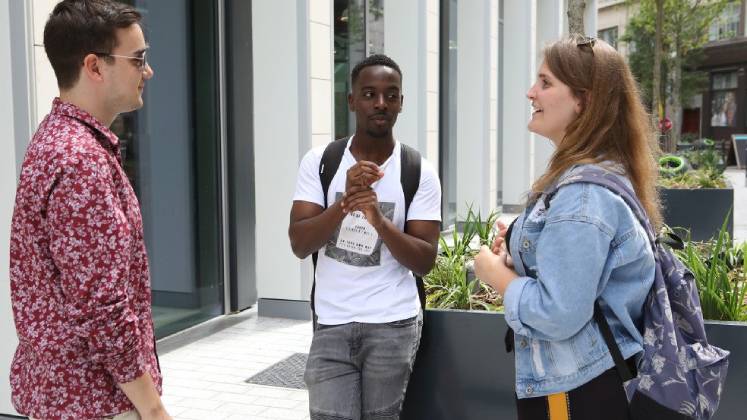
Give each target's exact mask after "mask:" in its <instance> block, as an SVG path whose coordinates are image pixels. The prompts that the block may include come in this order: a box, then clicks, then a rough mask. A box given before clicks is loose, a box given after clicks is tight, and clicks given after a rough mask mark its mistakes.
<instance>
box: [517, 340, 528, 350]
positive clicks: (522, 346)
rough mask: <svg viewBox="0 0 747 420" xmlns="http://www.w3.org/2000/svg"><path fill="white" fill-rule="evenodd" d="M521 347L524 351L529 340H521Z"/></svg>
mask: <svg viewBox="0 0 747 420" xmlns="http://www.w3.org/2000/svg"><path fill="white" fill-rule="evenodd" d="M519 346H520V347H521V348H523V349H525V348H527V340H525V339H523V338H522V339H521V342H520V343H519Z"/></svg>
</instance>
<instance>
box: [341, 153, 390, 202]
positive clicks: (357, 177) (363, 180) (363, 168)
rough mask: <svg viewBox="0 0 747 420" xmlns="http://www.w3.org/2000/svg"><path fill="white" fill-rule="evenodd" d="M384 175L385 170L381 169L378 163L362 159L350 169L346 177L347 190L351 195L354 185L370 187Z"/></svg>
mask: <svg viewBox="0 0 747 420" xmlns="http://www.w3.org/2000/svg"><path fill="white" fill-rule="evenodd" d="M383 176H384V172H382V171H381V170H380V169H379V166H378V165H377V164H375V163H373V162H369V161H367V160H360V161H358V162H356V163H355V165H353V166H351V167H350V169H348V172H347V178H346V179H345V192H347V193H348V195H350V194H351V188H353V187H370V186H371V184H373V183H374V182H376V181H378V180H380V179H381V178H382V177H383Z"/></svg>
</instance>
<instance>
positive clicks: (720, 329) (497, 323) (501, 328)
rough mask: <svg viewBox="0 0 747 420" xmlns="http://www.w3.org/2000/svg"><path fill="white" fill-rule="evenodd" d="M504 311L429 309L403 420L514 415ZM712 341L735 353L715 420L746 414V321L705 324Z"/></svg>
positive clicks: (736, 418) (464, 419)
mask: <svg viewBox="0 0 747 420" xmlns="http://www.w3.org/2000/svg"><path fill="white" fill-rule="evenodd" d="M506 329H507V325H506V322H505V320H504V317H503V314H501V313H496V312H484V311H457V310H430V309H429V310H428V311H426V318H425V323H424V326H423V339H422V341H421V344H420V351H419V352H418V355H417V359H416V360H415V367H414V370H413V373H412V377H411V378H410V383H409V385H408V388H407V396H406V398H405V403H404V408H403V412H402V419H403V420H423V419H428V420H453V419H459V420H483V419H515V418H516V410H515V404H514V395H515V394H514V374H515V373H514V356H513V353H510V354H509V353H506V350H505V344H504V339H503V338H504V336H505V333H506ZM706 331H707V333H708V337H709V340H710V341H711V342H712V343H713V344H715V345H717V346H719V347H723V348H726V349H728V350H730V351H731V357H730V366H729V375H728V380H727V384H726V388H725V390H724V395H723V400H722V402H721V405H720V407H719V410H718V413H717V415H716V416H715V417H714V419H715V420H743V419H744V413H745V412H747V400H746V399H745V395H747V324H745V323H724V322H710V321H709V322H707V323H706Z"/></svg>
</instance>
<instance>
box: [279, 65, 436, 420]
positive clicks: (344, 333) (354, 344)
mask: <svg viewBox="0 0 747 420" xmlns="http://www.w3.org/2000/svg"><path fill="white" fill-rule="evenodd" d="M351 79H352V92H351V93H350V94H349V95H348V104H349V106H350V110H351V111H352V112H355V114H356V131H355V134H354V135H353V136H352V137H351V138H350V139H348V140H347V145H346V147H345V151H344V154H343V155H342V160H341V161H340V165H339V167H338V169H337V172H336V173H335V175H334V177H333V178H332V180H331V182H330V185H329V189H328V191H327V194H326V197H327V202H326V203H325V202H324V197H325V192H324V190H323V187H322V183H321V177H320V163H321V159H322V155H323V153H324V150H325V147H318V148H315V149H313V150H311V151H309V152H308V153H307V154H306V156H304V158H303V160H302V161H301V165H300V168H299V173H298V183H297V186H296V193H295V195H294V197H293V208H292V209H291V217H290V227H289V230H288V231H289V232H288V233H289V236H290V241H291V247H292V248H293V252H294V254H296V256H298V257H299V258H306V257H308V256H309V255H311V254H312V253H314V252H318V261H317V266H316V280H315V281H316V288H315V293H314V295H315V296H314V301H315V311H316V315H317V316H318V324H317V327H316V328H315V331H314V338H313V341H312V344H311V350H310V351H309V361H308V364H307V365H306V373H305V381H306V385H307V387H308V390H309V411H310V413H311V419H312V420H315V419H336V420H337V419H351V420H353V419H355V420H357V419H398V418H399V414H400V411H401V409H402V402H403V400H404V393H405V389H406V387H407V381H408V379H409V377H410V372H411V371H412V365H413V363H414V361H415V353H416V352H417V348H418V344H419V342H420V334H421V330H422V312H421V308H420V302H419V299H418V292H417V287H416V283H415V277H414V276H415V275H418V276H422V275H425V274H426V273H428V272H429V271H430V270H431V268H432V267H433V264H434V262H435V259H436V252H437V243H438V235H439V230H440V219H441V186H440V182H439V180H438V175H437V174H436V172H435V170H434V169H433V167H432V166H431V165H430V164H429V163H428V162H427V161H426V160H424V159H421V161H420V167H421V171H420V180H419V184H418V188H417V191H416V192H415V195H414V196H413V198H412V202H411V203H410V206H409V209H408V210H407V211H406V210H405V194H404V191H403V187H402V182H401V180H400V175H401V171H402V168H401V159H400V158H401V156H400V154H401V153H403V151H402V149H401V145H400V143H399V142H397V141H396V140H395V139H394V137H393V135H392V128H393V126H394V123H395V122H396V120H397V115H398V114H399V112H400V111H401V109H402V100H403V96H402V72H401V70H400V69H399V66H398V65H397V64H396V63H395V62H394V61H393V60H392V59H390V58H389V57H386V56H384V55H374V56H371V57H368V58H366V59H364V60H363V61H361V62H360V63H358V64H357V65H356V66H355V68H354V69H353V71H352V75H351ZM405 219H407V220H405Z"/></svg>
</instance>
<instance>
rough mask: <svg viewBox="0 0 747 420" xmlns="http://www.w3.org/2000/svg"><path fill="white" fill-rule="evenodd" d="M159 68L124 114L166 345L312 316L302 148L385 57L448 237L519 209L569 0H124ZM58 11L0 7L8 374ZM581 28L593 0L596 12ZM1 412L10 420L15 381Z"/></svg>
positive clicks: (1, 267)
mask: <svg viewBox="0 0 747 420" xmlns="http://www.w3.org/2000/svg"><path fill="white" fill-rule="evenodd" d="M127 2H128V3H130V4H133V5H134V6H136V7H138V8H139V9H140V10H141V11H142V12H143V15H144V28H145V32H146V37H147V39H148V42H149V44H150V47H151V48H150V51H149V53H148V59H149V62H150V63H151V65H152V67H153V68H154V69H155V77H154V78H153V79H152V80H151V81H149V83H148V85H147V87H146V89H145V93H144V100H145V107H144V108H143V109H141V110H139V111H137V112H133V113H130V114H124V115H121V116H119V117H118V118H117V120H116V121H115V122H114V124H113V126H112V127H113V130H114V131H115V132H116V133H117V134H118V136H119V137H120V138H121V140H122V143H123V146H124V147H123V151H122V154H123V161H124V165H125V170H126V172H127V174H128V176H129V177H130V180H131V182H132V183H133V186H134V187H135V190H136V192H137V195H138V198H139V200H140V204H141V207H142V212H143V219H144V226H145V236H146V244H147V247H148V253H149V259H150V263H151V276H152V288H153V313H154V319H155V323H156V332H157V335H158V337H159V338H161V337H164V336H167V335H169V334H172V333H174V332H178V331H181V330H184V329H185V328H188V327H192V326H194V325H197V324H199V323H201V322H203V321H205V320H208V319H211V318H215V317H219V316H221V315H224V314H228V313H231V312H235V311H240V310H243V309H246V308H249V307H252V306H254V305H258V307H259V312H260V315H273V316H284V317H296V318H307V317H308V316H309V310H308V297H309V292H310V288H311V279H312V272H311V262H310V261H308V260H306V261H299V260H298V259H297V258H296V257H295V256H294V255H293V254H292V252H291V249H290V246H289V243H288V236H287V223H288V214H289V211H290V206H291V204H292V203H291V200H292V196H293V191H294V188H295V181H296V173H297V167H298V164H299V162H300V160H301V158H302V157H303V155H304V154H305V153H306V151H307V150H309V148H311V147H313V146H316V145H321V144H325V143H328V142H330V141H332V140H333V139H335V138H339V137H343V136H347V135H349V134H351V133H352V132H353V131H354V119H353V118H352V116H351V114H350V113H349V112H348V110H347V105H346V97H347V92H348V90H349V88H350V85H349V84H350V82H349V73H350V70H351V69H352V66H353V65H354V64H355V63H356V62H357V61H358V60H360V59H361V58H363V57H364V56H366V55H369V54H372V53H376V52H382V53H385V54H387V55H389V56H391V57H392V58H393V59H394V60H395V61H397V62H398V63H399V64H400V66H401V68H402V71H403V74H404V77H403V94H404V97H405V102H404V109H403V111H402V114H401V115H400V117H399V120H398V123H397V126H396V129H395V137H396V138H397V139H398V140H399V141H401V142H403V143H407V144H409V145H411V146H414V147H416V148H417V149H419V150H420V151H421V153H423V155H424V156H425V157H426V158H427V159H428V160H430V161H431V162H432V163H433V164H434V165H435V166H436V167H437V168H438V170H439V174H440V176H441V179H442V184H443V197H444V206H443V217H444V229H448V228H449V227H450V226H453V225H455V224H456V223H457V222H458V221H459V220H461V218H463V217H464V216H465V215H466V210H467V208H468V206H470V205H471V206H473V208H474V209H476V210H480V211H481V212H483V214H486V213H487V212H488V211H490V210H493V209H501V208H502V209H503V211H505V212H515V211H516V210H518V209H520V208H521V205H522V202H523V198H524V194H525V192H526V191H527V190H528V189H529V186H530V185H531V183H532V181H533V180H534V179H535V178H536V177H537V176H538V175H539V174H540V173H541V172H542V171H543V170H544V167H545V165H546V163H547V160H548V158H549V156H550V154H551V152H552V150H551V148H550V143H549V141H548V140H546V139H541V138H536V137H537V136H535V135H532V134H530V133H528V132H527V130H526V123H527V121H528V120H529V118H530V106H529V103H528V101H527V100H526V97H525V93H526V91H527V89H528V88H529V86H530V85H531V84H532V83H533V80H534V78H535V74H536V70H537V68H538V66H539V64H540V62H539V60H541V50H542V46H543V45H545V44H546V43H547V42H549V41H551V40H554V39H557V38H559V37H560V36H562V34H563V33H564V32H565V28H566V27H567V24H566V20H565V19H566V14H565V9H566V4H565V1H564V0H469V1H468V0H406V1H403V0H313V1H300V0H299V1H296V0H281V1H278V0H252V1H251V2H249V1H243V0H224V1H200V2H192V1H187V0H158V1H155V0H129V1H127ZM55 3H56V0H29V1H20V0H0V92H2V95H0V136H1V138H4V139H9V140H8V141H4V142H0V160H1V162H0V336H1V337H0V338H2V339H0V378H7V377H8V369H9V365H10V360H11V357H12V351H13V349H14V348H15V344H16V341H15V340H16V339H15V334H14V328H13V322H12V314H11V311H10V304H9V296H8V289H9V287H8V284H9V278H8V269H7V267H8V243H9V226H10V218H11V214H12V210H13V201H14V195H15V186H16V182H17V177H18V171H19V168H20V164H21V162H22V160H23V154H24V150H25V147H26V145H27V143H28V141H29V139H30V138H31V136H32V135H33V132H34V130H35V128H36V126H37V125H38V123H39V122H40V121H41V119H43V118H44V116H45V115H46V114H47V112H48V111H49V109H50V106H51V102H52V99H53V98H54V97H55V96H56V95H57V87H56V82H55V78H54V74H53V72H52V69H51V66H50V65H49V63H48V61H47V59H46V55H45V53H44V49H43V46H42V43H43V39H42V38H43V37H42V32H43V27H44V23H45V22H46V18H47V16H48V15H49V13H50V11H51V10H52V8H53V7H54V4H55ZM585 21H586V26H587V33H590V34H594V33H596V4H595V2H593V1H587V16H586V19H585ZM0 413H8V414H13V410H12V407H11V406H10V399H9V389H8V384H7V383H0Z"/></svg>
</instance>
